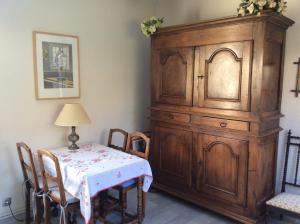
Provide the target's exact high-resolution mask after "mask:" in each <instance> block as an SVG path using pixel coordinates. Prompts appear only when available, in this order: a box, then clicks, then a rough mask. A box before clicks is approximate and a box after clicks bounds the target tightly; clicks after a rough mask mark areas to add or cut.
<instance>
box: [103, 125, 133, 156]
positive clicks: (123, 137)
mask: <svg viewBox="0 0 300 224" xmlns="http://www.w3.org/2000/svg"><path fill="white" fill-rule="evenodd" d="M117 133H119V134H121V136H122V139H123V141H122V146H118V145H115V144H113V143H112V141H113V135H114V134H117ZM127 137H128V133H127V132H126V131H124V130H122V129H119V128H113V129H110V130H109V137H108V143H107V146H108V147H111V148H114V149H117V150H121V151H123V152H124V151H125V150H126V144H127Z"/></svg>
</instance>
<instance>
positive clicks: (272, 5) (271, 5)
mask: <svg viewBox="0 0 300 224" xmlns="http://www.w3.org/2000/svg"><path fill="white" fill-rule="evenodd" d="M268 4H269V7H270V8H272V9H273V8H275V7H276V6H277V3H276V2H275V1H274V0H268Z"/></svg>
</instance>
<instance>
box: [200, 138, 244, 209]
mask: <svg viewBox="0 0 300 224" xmlns="http://www.w3.org/2000/svg"><path fill="white" fill-rule="evenodd" d="M195 135H196V136H197V137H196V142H195V148H194V150H195V155H196V156H195V157H194V164H195V169H196V171H197V172H196V186H195V188H196V190H197V191H198V192H199V193H202V194H203V195H206V196H208V197H210V198H211V199H217V200H221V201H225V202H228V203H234V204H236V205H238V206H241V207H245V206H246V192H247V172H248V141H243V140H238V139H231V138H224V137H219V136H213V135H206V134H195Z"/></svg>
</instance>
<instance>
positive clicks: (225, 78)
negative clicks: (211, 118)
mask: <svg viewBox="0 0 300 224" xmlns="http://www.w3.org/2000/svg"><path fill="white" fill-rule="evenodd" d="M251 43H252V42H251V41H244V42H234V43H225V44H216V45H207V46H201V47H197V48H196V51H195V76H194V106H197V107H206V108H219V109H232V110H242V111H248V110H249V102H250V101H249V95H250V94H249V86H250V85H249V84H250V77H251V74H250V73H251V69H250V65H251V60H252V53H251V51H252V46H251V45H252V44H251Z"/></svg>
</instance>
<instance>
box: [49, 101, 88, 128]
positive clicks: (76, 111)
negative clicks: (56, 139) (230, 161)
mask: <svg viewBox="0 0 300 224" xmlns="http://www.w3.org/2000/svg"><path fill="white" fill-rule="evenodd" d="M90 122H91V121H90V118H89V116H88V115H87V113H86V112H85V110H84V109H83V107H82V106H81V105H80V104H78V103H69V104H65V105H64V107H63V108H62V110H61V111H60V113H59V115H58V117H57V119H56V121H55V123H54V124H55V125H58V126H67V127H72V126H79V125H82V124H87V123H90Z"/></svg>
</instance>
